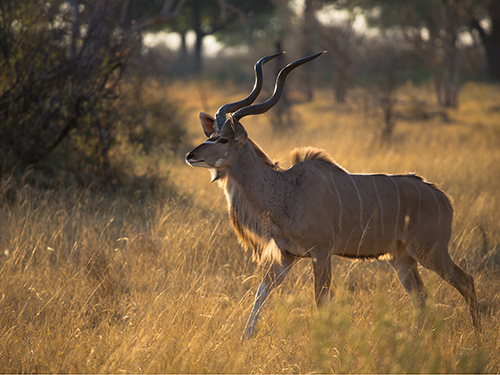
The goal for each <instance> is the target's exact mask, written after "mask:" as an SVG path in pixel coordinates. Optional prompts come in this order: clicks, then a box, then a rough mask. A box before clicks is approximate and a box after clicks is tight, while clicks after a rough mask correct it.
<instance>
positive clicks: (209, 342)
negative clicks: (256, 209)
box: [0, 82, 500, 373]
mask: <svg viewBox="0 0 500 375" xmlns="http://www.w3.org/2000/svg"><path fill="white" fill-rule="evenodd" d="M246 94H247V93H246V92H243V91H241V89H238V88H231V87H230V88H227V87H226V88H222V87H219V86H217V85H215V84H211V83H208V82H203V83H201V84H200V83H197V84H195V83H192V84H187V85H186V84H182V83H176V84H174V85H171V86H170V87H168V88H167V89H165V88H162V87H161V86H159V85H158V86H155V85H154V84H152V85H151V86H150V91H149V92H148V93H147V95H150V96H151V97H153V96H155V97H157V96H158V95H165V97H166V98H167V97H168V99H169V100H177V101H178V102H179V103H182V105H183V106H185V107H186V109H187V114H188V115H187V116H188V122H189V131H188V133H189V142H190V143H192V145H193V146H195V145H196V144H197V143H199V142H202V141H203V139H204V135H203V132H202V130H201V126H200V125H199V121H198V112H199V111H200V110H204V111H207V112H210V113H211V114H213V113H214V112H215V111H216V110H217V108H218V106H220V105H222V104H224V103H226V102H229V101H232V100H235V99H238V98H241V97H243V96H245V95H246ZM354 94H355V95H353V96H352V97H351V99H350V101H349V102H348V103H347V104H344V105H339V104H335V103H334V102H333V94H332V93H331V92H328V91H324V92H319V91H318V92H317V93H316V98H315V100H314V101H313V102H311V103H300V102H299V103H298V104H296V105H295V106H294V108H293V118H294V119H295V121H294V125H293V127H290V128H287V129H284V130H283V131H282V132H279V133H277V132H273V130H272V126H271V125H270V122H269V121H270V119H271V118H272V117H271V116H270V115H269V114H266V115H261V116H258V117H255V116H253V117H252V116H249V117H247V118H245V119H244V120H243V121H242V122H243V124H244V125H245V126H246V129H247V131H248V133H249V135H250V137H251V138H252V139H253V140H254V141H256V142H257V143H258V144H259V145H260V146H262V147H263V148H264V150H266V151H267V152H268V154H269V156H270V157H271V158H273V159H277V160H279V161H280V163H281V164H282V165H284V166H290V159H289V152H290V151H291V150H292V149H293V148H295V147H299V146H307V145H313V146H317V147H321V148H324V149H326V150H327V151H328V152H329V153H330V154H331V155H332V156H333V157H334V158H335V159H336V161H337V162H338V163H339V164H340V165H342V166H343V167H344V168H346V169H347V170H348V171H350V172H356V173H368V172H387V173H408V172H415V173H418V174H420V175H422V176H424V177H425V178H426V179H427V180H429V181H432V182H435V183H437V184H438V185H439V186H440V187H441V188H442V189H444V190H445V191H446V192H447V193H448V194H449V195H451V196H452V198H453V202H454V208H455V222H454V231H453V236H452V241H451V245H450V253H451V255H452V257H453V258H454V260H455V261H456V262H457V263H458V264H460V265H461V267H463V268H464V269H465V270H466V271H467V272H469V273H471V274H472V275H473V276H474V278H475V281H476V290H477V294H478V298H479V304H480V311H481V318H482V323H483V332H482V333H478V332H475V331H474V329H473V327H472V325H471V323H470V318H469V314H468V310H467V307H466V304H465V301H464V300H463V299H462V297H461V296H460V295H459V294H458V292H457V291H456V290H454V289H453V288H452V287H450V286H449V285H448V284H446V283H445V282H443V281H442V280H441V279H440V278H439V277H437V276H436V275H434V274H432V273H430V272H427V271H426V270H424V269H422V268H421V273H422V276H423V278H424V281H425V284H426V287H427V289H428V293H429V297H430V298H429V301H428V309H427V311H426V315H425V324H424V326H423V328H422V330H421V332H418V331H417V330H416V328H415V327H414V309H413V306H412V304H411V301H410V299H409V298H408V297H407V296H406V294H405V292H404V290H403V288H402V286H401V285H400V284H399V282H398V280H397V278H396V276H395V275H394V272H393V271H392V269H391V267H390V266H389V265H388V264H387V263H386V262H385V261H374V262H364V261H357V262H356V261H355V262H353V261H350V260H344V259H336V260H335V261H334V265H333V267H334V269H333V274H334V286H333V288H332V292H333V295H334V297H333V298H332V302H331V303H330V305H329V306H327V307H326V308H324V309H321V310H319V311H318V310H317V309H316V307H315V305H314V302H313V283H312V268H311V265H310V264H309V262H308V261H307V260H303V261H301V262H300V264H299V265H298V266H296V268H294V269H293V271H292V272H291V274H290V276H289V278H288V279H286V280H285V282H284V283H283V284H282V285H281V286H280V287H279V288H278V290H277V291H276V292H275V293H274V294H273V295H272V296H271V297H270V298H269V300H268V301H267V303H266V306H265V307H264V310H263V313H262V315H261V320H260V321H259V324H258V328H257V332H256V336H255V337H254V338H253V339H251V340H249V341H246V342H244V341H241V339H240V338H241V333H242V330H243V328H244V326H245V323H246V319H247V316H248V314H249V312H250V307H251V304H252V302H253V296H254V294H255V292H256V288H257V286H258V284H259V282H260V279H261V277H262V274H263V273H264V272H265V269H264V268H259V267H257V266H256V265H254V264H253V263H252V262H251V253H250V252H245V251H244V250H243V249H242V248H241V246H240V245H239V243H238V241H237V239H236V236H235V234H234V233H233V231H232V228H231V227H230V225H229V223H228V216H227V213H226V202H225V198H224V196H223V194H222V192H221V191H220V190H219V188H218V186H217V184H210V182H209V181H210V175H209V173H208V172H207V171H205V170H202V169H193V168H190V167H189V166H187V165H186V164H185V163H184V157H183V155H182V154H181V153H179V154H178V155H174V156H172V155H171V154H168V155H165V160H164V162H163V163H162V164H161V165H162V168H164V171H160V172H158V173H164V174H165V176H168V181H169V182H168V186H165V187H164V188H160V189H156V190H155V191H154V192H151V191H137V192H135V193H134V194H131V193H129V192H127V193H124V192H120V191H119V192H118V193H116V194H112V193H108V192H101V193H96V191H95V189H93V188H92V187H90V188H87V189H80V188H76V187H70V188H66V189H61V188H53V189H47V188H44V189H35V188H33V187H30V186H31V185H29V184H24V183H23V181H13V180H11V179H9V178H4V179H3V180H2V181H1V182H0V183H1V185H0V372H2V373H47V372H56V373H68V372H71V373H317V372H319V373H324V372H337V373H338V372H341V373H353V372H354V373H421V372H425V373H429V372H448V373H449V372H460V373H471V372H482V373H498V372H500V355H499V353H500V312H499V307H500V247H499V243H500V228H499V224H500V87H498V86H490V85H486V84H479V83H469V84H466V85H465V86H464V87H463V90H462V94H461V97H460V100H461V101H460V107H459V109H457V110H447V114H448V117H449V121H448V122H444V121H443V120H442V117H439V116H436V117H431V118H430V119H426V120H418V119H415V118H412V116H410V115H411V114H412V113H415V110H416V109H418V110H425V111H437V110H440V109H439V108H436V107H434V105H433V102H434V98H433V92H432V90H431V89H430V88H426V87H413V86H411V85H407V86H405V87H403V88H401V90H400V91H399V92H398V98H399V102H398V112H399V113H400V114H401V116H399V117H398V119H397V123H396V128H395V133H394V136H393V140H392V143H391V144H390V145H382V144H380V141H379V138H380V131H381V127H382V117H381V114H380V113H379V112H378V110H377V106H376V105H375V104H372V105H368V106H367V105H366V102H365V101H363V99H362V98H363V95H364V94H363V92H362V91H359V92H355V93H354ZM291 97H292V98H293V99H295V100H299V99H300V95H298V94H296V93H295V94H294V93H291ZM207 98H208V99H207ZM356 98H357V99H356ZM207 107H208V108H207ZM408 114H410V115H408ZM188 148H189V147H188V146H187V147H186V150H185V151H188ZM113 157H115V158H118V157H119V156H117V155H115V156H113V155H112V158H113ZM143 163H145V164H147V159H145V160H144V161H143ZM144 169H145V170H147V165H145V166H144ZM28 177H29V176H27V177H26V178H28Z"/></svg>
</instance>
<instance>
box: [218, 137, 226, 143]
mask: <svg viewBox="0 0 500 375" xmlns="http://www.w3.org/2000/svg"><path fill="white" fill-rule="evenodd" d="M219 142H220V143H222V144H224V143H227V139H226V138H221V139H219Z"/></svg>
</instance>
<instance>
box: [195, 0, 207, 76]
mask: <svg viewBox="0 0 500 375" xmlns="http://www.w3.org/2000/svg"><path fill="white" fill-rule="evenodd" d="M192 9H193V23H194V24H193V30H194V32H195V34H196V40H195V43H194V66H193V69H194V73H195V74H200V72H201V70H202V69H203V60H202V59H203V38H204V37H205V35H206V34H205V33H204V32H203V30H202V29H201V15H200V5H199V0H197V1H195V4H194V6H193V8H192Z"/></svg>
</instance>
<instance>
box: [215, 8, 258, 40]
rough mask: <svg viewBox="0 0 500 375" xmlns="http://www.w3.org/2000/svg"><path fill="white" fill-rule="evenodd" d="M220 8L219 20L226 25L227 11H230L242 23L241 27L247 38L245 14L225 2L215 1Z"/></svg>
mask: <svg viewBox="0 0 500 375" xmlns="http://www.w3.org/2000/svg"><path fill="white" fill-rule="evenodd" d="M217 2H218V3H219V6H220V18H221V20H222V22H223V23H225V24H227V16H226V13H227V9H229V10H232V11H233V12H234V13H236V15H237V16H238V17H240V19H241V22H242V23H243V27H244V28H245V34H246V35H247V36H249V35H250V27H249V26H248V22H247V18H246V17H245V13H243V11H242V10H241V9H239V8H238V7H236V6H234V5H233V4H230V3H228V2H227V1H225V0H217Z"/></svg>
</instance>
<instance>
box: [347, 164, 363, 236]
mask: <svg viewBox="0 0 500 375" xmlns="http://www.w3.org/2000/svg"><path fill="white" fill-rule="evenodd" d="M347 175H348V176H349V178H350V179H351V181H352V183H353V185H354V188H355V189H356V193H358V199H359V227H360V228H361V232H363V231H364V230H363V201H362V200H361V194H359V190H358V187H357V186H356V183H355V182H354V179H353V178H352V176H351V174H350V173H348V174H347Z"/></svg>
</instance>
